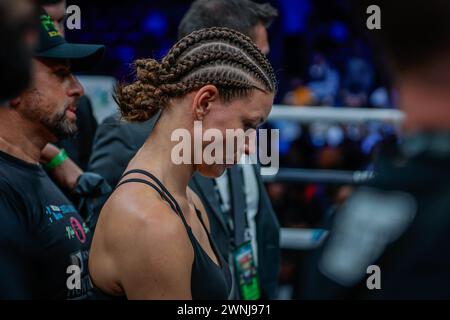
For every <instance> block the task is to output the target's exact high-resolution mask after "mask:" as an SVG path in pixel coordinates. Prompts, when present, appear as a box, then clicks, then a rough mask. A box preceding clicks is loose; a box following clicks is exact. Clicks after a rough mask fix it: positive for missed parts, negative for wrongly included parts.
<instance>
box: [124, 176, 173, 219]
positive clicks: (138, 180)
mask: <svg viewBox="0 0 450 320" xmlns="http://www.w3.org/2000/svg"><path fill="white" fill-rule="evenodd" d="M130 182H138V183H144V184H146V185H148V186H150V187H152V188H153V189H155V190H156V192H158V193H159V195H160V196H161V198H163V199H164V200H166V201H167V202H168V203H169V205H170V207H171V208H172V210H173V211H175V212H177V209H176V208H175V206H174V204H173V203H172V202H171V201H170V199H169V198H168V197H167V195H166V194H165V193H164V192H162V191H161V190H160V189H159V188H158V187H157V186H155V185H154V184H153V183H151V182H150V181H147V180H144V179H137V178H133V179H127V180H124V181H122V182H121V183H119V184H118V185H117V186H116V189H117V188H118V187H120V186H121V185H123V184H125V183H130Z"/></svg>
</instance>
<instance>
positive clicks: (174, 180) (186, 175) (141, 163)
mask: <svg viewBox="0 0 450 320" xmlns="http://www.w3.org/2000/svg"><path fill="white" fill-rule="evenodd" d="M164 118H165V119H164ZM179 127H180V126H177V125H173V122H172V124H171V122H170V121H167V116H166V115H164V114H163V115H161V119H160V120H159V121H158V123H157V124H156V125H155V127H154V128H153V131H152V133H151V134H150V136H149V137H148V138H147V140H146V141H145V143H144V145H143V146H142V147H141V148H140V149H139V151H138V152H137V153H136V156H135V157H134V158H133V160H132V161H131V163H130V165H129V167H128V169H143V170H147V171H149V172H151V173H152V174H153V175H154V176H156V177H157V178H158V179H159V180H160V181H161V182H162V184H164V186H165V187H166V188H167V189H168V190H169V191H170V192H171V193H172V194H173V195H174V196H175V197H182V198H187V194H186V188H187V186H188V183H189V180H190V179H191V177H192V175H193V173H194V166H193V165H192V164H175V163H174V161H173V160H172V149H173V147H174V146H175V145H176V144H178V143H179V142H177V141H174V142H172V141H171V136H172V132H173V130H175V129H177V128H179Z"/></svg>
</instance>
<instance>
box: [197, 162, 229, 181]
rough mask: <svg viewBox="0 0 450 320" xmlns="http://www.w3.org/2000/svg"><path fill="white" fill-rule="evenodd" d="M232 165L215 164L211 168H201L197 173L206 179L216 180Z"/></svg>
mask: <svg viewBox="0 0 450 320" xmlns="http://www.w3.org/2000/svg"><path fill="white" fill-rule="evenodd" d="M232 166H233V165H223V164H220V165H219V164H216V165H213V166H208V167H203V168H202V167H201V168H198V170H197V171H198V173H200V174H201V175H202V176H204V177H207V178H218V177H220V176H221V175H223V173H224V172H225V170H226V169H227V168H229V167H232Z"/></svg>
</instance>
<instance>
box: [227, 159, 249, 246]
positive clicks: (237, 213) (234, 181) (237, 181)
mask: <svg viewBox="0 0 450 320" xmlns="http://www.w3.org/2000/svg"><path fill="white" fill-rule="evenodd" d="M228 177H229V179H230V180H229V181H230V188H231V198H232V205H231V210H232V213H233V221H234V243H235V245H236V247H238V246H240V245H241V244H242V243H244V239H245V237H244V232H245V226H246V221H247V217H246V216H245V215H246V211H247V210H246V208H247V204H246V202H245V193H244V190H245V189H244V178H243V175H242V168H241V166H239V165H235V166H233V167H231V168H230V169H228Z"/></svg>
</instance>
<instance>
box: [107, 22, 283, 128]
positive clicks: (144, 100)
mask: <svg viewBox="0 0 450 320" xmlns="http://www.w3.org/2000/svg"><path fill="white" fill-rule="evenodd" d="M134 66H135V68H136V81H135V82H133V83H131V84H128V85H119V86H118V87H117V88H116V90H115V99H116V101H117V103H118V105H119V107H120V111H121V113H122V117H123V118H125V119H126V120H129V121H145V120H148V119H149V118H151V117H152V116H153V115H154V114H155V113H156V112H157V111H158V110H159V109H160V108H163V107H164V106H165V105H166V104H167V102H168V101H169V100H170V99H171V98H175V97H182V96H183V95H186V94H187V93H189V92H192V91H194V90H197V89H199V88H201V87H202V86H205V85H208V84H212V85H215V86H216V87H217V88H218V89H219V94H220V96H221V98H222V99H224V100H225V101H231V100H232V99H235V98H238V97H243V96H246V95H248V94H249V93H250V92H251V90H254V89H257V90H261V91H265V92H270V93H275V92H276V78H275V74H274V72H273V69H272V67H271V65H270V63H269V62H268V60H267V58H266V57H265V56H264V54H263V53H262V52H261V51H260V50H259V49H258V48H257V47H256V45H255V44H254V43H253V42H252V40H251V39H250V38H249V37H247V36H245V35H243V34H241V33H239V32H237V31H234V30H231V29H228V28H218V27H214V28H208V29H201V30H198V31H194V32H192V33H191V34H189V35H187V36H186V37H184V38H182V39H181V40H180V41H178V42H177V43H176V44H175V45H174V46H173V47H172V48H171V50H170V51H169V52H168V54H167V55H166V56H165V57H164V58H163V60H162V62H161V63H159V62H158V61H156V60H154V59H139V60H136V61H135V63H134Z"/></svg>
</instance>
